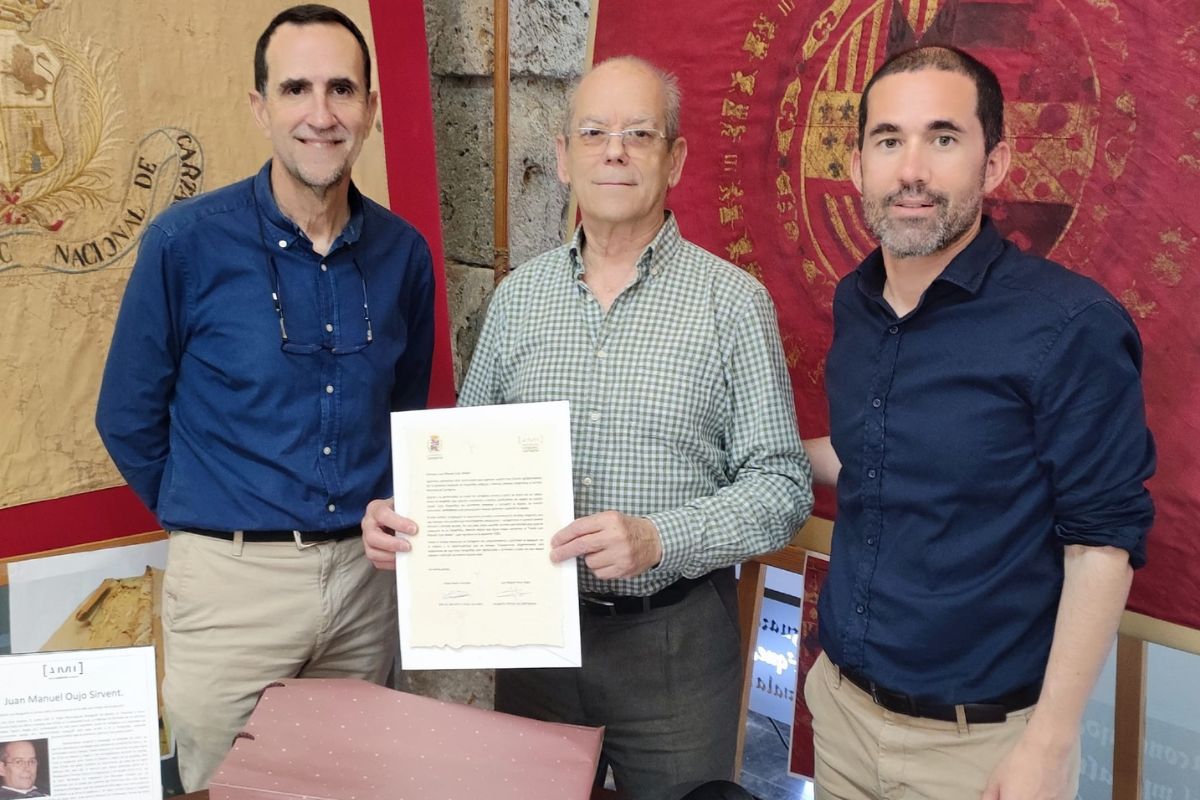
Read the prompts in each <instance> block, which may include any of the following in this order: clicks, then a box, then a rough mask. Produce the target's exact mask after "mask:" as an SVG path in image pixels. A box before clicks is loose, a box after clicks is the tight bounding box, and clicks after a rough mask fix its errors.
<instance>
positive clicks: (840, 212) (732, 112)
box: [595, 0, 1200, 628]
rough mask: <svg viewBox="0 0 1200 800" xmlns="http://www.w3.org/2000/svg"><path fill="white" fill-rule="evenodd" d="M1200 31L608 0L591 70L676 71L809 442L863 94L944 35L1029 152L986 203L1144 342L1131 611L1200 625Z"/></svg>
mask: <svg viewBox="0 0 1200 800" xmlns="http://www.w3.org/2000/svg"><path fill="white" fill-rule="evenodd" d="M1197 19H1200V2H1198V0H1149V1H1148V2H1136V3H1135V2H1133V0H1087V1H1086V2H1083V1H1082V0H1081V1H1080V2H1074V1H1073V0H1006V2H999V3H997V2H972V0H961V2H960V1H959V0H903V2H898V1H897V0H817V1H816V2H813V1H812V0H764V1H763V2H756V3H730V2H715V1H712V2H695V0H660V2H657V3H654V4H649V5H647V4H645V3H642V2H638V0H603V2H602V3H600V5H599V9H598V12H597V19H596V39H595V59H596V60H600V59H602V58H605V57H607V56H612V55H618V54H622V53H634V54H637V55H641V56H644V57H646V58H648V59H650V60H652V61H654V62H656V63H659V64H661V65H662V66H664V67H666V68H668V69H671V70H672V71H674V72H676V73H677V74H678V75H679V77H680V79H681V82H682V87H683V91H684V106H683V132H684V135H685V136H686V137H687V139H688V143H689V157H688V162H687V165H686V168H685V170H684V176H683V181H682V183H681V184H680V185H679V187H677V188H676V189H675V190H674V192H673V195H672V197H671V200H670V205H671V206H672V208H674V209H675V211H676V212H677V214H678V216H679V221H680V225H681V227H682V228H683V231H684V234H685V235H686V236H688V237H689V238H691V239H693V240H694V241H696V242H697V243H699V244H701V245H703V246H704V247H706V248H708V249H710V250H712V251H713V252H715V253H718V254H721V255H723V256H724V257H726V258H728V259H730V260H731V261H733V262H735V263H736V264H738V265H739V266H741V267H742V268H743V269H745V270H747V271H748V272H750V273H752V274H753V275H755V276H757V277H758V278H759V279H761V280H762V281H763V283H764V284H765V285H766V286H767V288H768V289H769V290H770V292H771V294H772V296H773V297H774V299H775V303H776V306H777V307H778V309H779V313H780V324H781V328H782V332H783V338H784V345H785V348H786V353H787V358H788V363H789V365H790V367H791V370H792V382H793V387H794V389H795V393H796V402H797V409H798V412H799V419H800V425H801V431H802V433H803V434H804V435H806V436H815V435H819V434H822V433H824V432H826V431H827V430H828V419H827V409H826V405H825V398H824V391H823V386H824V377H823V373H824V358H825V352H826V350H827V348H828V346H829V341H830V336H831V327H830V326H831V314H830V300H831V297H832V293H833V289H834V286H835V285H836V283H837V281H838V279H839V278H840V277H841V276H842V275H845V274H846V273H847V272H849V271H850V270H851V269H853V268H854V266H855V265H856V264H857V263H858V262H859V260H860V259H861V258H862V257H863V256H864V255H865V254H866V253H868V252H869V251H870V250H871V249H872V248H873V247H874V241H873V239H872V237H871V235H870V234H869V232H868V230H867V228H866V226H865V224H864V222H863V219H862V215H861V212H860V209H859V204H858V200H857V197H856V193H855V191H854V188H853V186H852V185H851V183H850V180H849V176H848V174H847V170H848V165H849V156H850V152H851V151H852V149H853V147H854V144H855V139H856V133H857V131H856V124H857V108H858V101H859V97H860V94H861V92H862V88H863V86H864V84H865V83H866V81H867V80H868V79H869V78H870V76H871V75H872V74H873V71H874V70H875V68H876V67H877V66H878V65H879V64H880V63H881V62H882V61H883V59H884V58H885V56H886V54H887V52H888V49H889V45H891V46H896V45H897V44H898V43H899V42H901V41H910V42H911V41H916V40H917V39H918V38H920V37H922V36H928V35H929V34H930V32H931V31H932V32H933V35H935V36H936V37H938V41H942V42H949V43H953V44H955V45H958V46H961V47H964V48H966V49H968V50H970V51H972V52H973V53H975V54H977V55H979V56H980V57H981V58H982V59H983V60H984V61H985V62H987V63H988V64H989V65H991V66H992V67H993V68H994V69H996V71H997V73H998V74H999V76H1000V79H1001V83H1002V84H1003V87H1004V91H1005V96H1006V98H1007V101H1008V105H1007V123H1008V131H1007V134H1008V137H1009V139H1010V141H1011V142H1012V143H1013V145H1014V148H1015V151H1016V152H1015V160H1014V164H1013V168H1012V171H1011V173H1010V175H1009V177H1008V179H1007V180H1006V181H1005V183H1004V185H1003V186H1002V187H1001V188H1000V190H999V191H998V192H997V193H996V194H995V196H994V197H993V198H992V200H991V201H990V202H989V203H988V208H987V210H988V213H990V214H991V215H992V216H993V218H994V219H995V220H996V221H997V222H998V224H999V225H1000V227H1001V228H1002V230H1003V231H1004V232H1005V233H1006V235H1008V236H1009V237H1011V238H1013V239H1014V240H1016V241H1017V242H1018V243H1020V244H1021V245H1022V246H1023V247H1026V248H1030V249H1033V250H1035V251H1037V252H1040V253H1043V254H1046V255H1048V256H1049V257H1050V258H1053V259H1055V260H1057V261H1060V262H1061V263H1064V264H1066V265H1068V266H1069V267H1071V268H1073V269H1076V270H1078V271H1080V272H1082V273H1084V274H1087V275H1090V276H1091V277H1093V278H1096V279H1097V280H1099V281H1100V282H1101V283H1103V284H1104V285H1105V286H1106V287H1107V288H1108V289H1109V290H1110V291H1111V292H1112V293H1113V294H1114V295H1116V296H1117V297H1118V298H1120V299H1121V301H1122V302H1123V303H1124V304H1125V305H1126V307H1127V308H1128V309H1129V311H1130V312H1131V313H1132V314H1133V316H1134V318H1135V320H1137V323H1138V325H1139V328H1140V330H1141V334H1142V337H1143V339H1144V341H1145V345H1146V362H1145V386H1146V394H1147V401H1148V404H1149V416H1150V424H1151V427H1152V428H1153V430H1154V432H1155V436H1156V439H1157V442H1158V446H1159V472H1158V475H1157V476H1156V477H1155V478H1154V480H1153V481H1152V483H1151V484H1150V489H1151V491H1152V493H1153V494H1154V497H1155V501H1156V504H1157V507H1158V518H1157V523H1156V525H1155V529H1154V532H1153V534H1152V536H1151V541H1150V563H1149V566H1147V567H1146V568H1145V569H1144V570H1141V571H1139V573H1138V576H1137V579H1136V581H1135V585H1134V592H1133V596H1132V598H1131V600H1130V607H1131V608H1132V609H1133V610H1136V611H1140V612H1142V613H1146V614H1150V615H1152V616H1155V617H1158V618H1161V619H1165V620H1168V621H1170V622H1176V623H1180V624H1184V625H1189V626H1191V627H1196V628H1200V537H1197V536H1196V535H1195V533H1194V530H1195V527H1196V525H1197V522H1196V520H1197V519H1200V477H1198V475H1200V472H1198V471H1197V469H1196V467H1197V460H1198V459H1197V456H1196V448H1195V446H1194V442H1195V440H1196V438H1197V433H1198V429H1200V404H1198V403H1196V402H1195V400H1194V397H1193V392H1194V388H1195V387H1196V386H1198V385H1200V315H1197V314H1196V313H1194V311H1193V310H1192V309H1191V308H1190V307H1189V306H1190V302H1191V300H1192V298H1194V297H1196V296H1197V290H1198V288H1200V286H1198V283H1200V275H1198V272H1197V258H1198V253H1200V240H1198V237H1200V205H1197V204H1196V203H1194V202H1191V201H1190V199H1189V196H1190V195H1189V193H1190V191H1191V190H1192V189H1191V187H1192V186H1193V185H1194V184H1195V183H1196V182H1197V181H1198V180H1200V92H1198V91H1197V83H1196V79H1195V74H1196V70H1197V68H1198V64H1200V29H1198V28H1197V27H1196V20H1197ZM926 40H928V39H926ZM819 509H821V510H822V511H823V512H824V513H825V514H826V515H827V514H829V513H831V512H832V504H831V503H829V499H828V497H826V498H824V499H823V503H822V504H821V505H820V506H819Z"/></svg>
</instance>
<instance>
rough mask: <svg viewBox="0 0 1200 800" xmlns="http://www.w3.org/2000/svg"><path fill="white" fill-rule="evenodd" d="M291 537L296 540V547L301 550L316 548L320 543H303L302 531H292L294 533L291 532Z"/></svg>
mask: <svg viewBox="0 0 1200 800" xmlns="http://www.w3.org/2000/svg"><path fill="white" fill-rule="evenodd" d="M292 536H294V537H295V539H296V547H298V548H299V549H301V550H307V549H308V548H310V547H316V546H317V545H319V544H320V542H306V541H304V531H296V530H294V531H292Z"/></svg>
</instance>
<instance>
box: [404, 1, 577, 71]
mask: <svg viewBox="0 0 1200 800" xmlns="http://www.w3.org/2000/svg"><path fill="white" fill-rule="evenodd" d="M588 10H589V2H588V0H513V2H512V3H511V4H510V6H509V12H508V13H509V18H508V39H509V72H510V73H511V74H512V75H526V76H531V75H544V76H551V77H557V78H572V77H575V76H576V75H578V74H579V72H580V70H581V69H582V67H583V57H584V53H585V52H586V50H587V32H588ZM492 12H493V7H492V2H491V0H425V29H426V35H427V36H428V39H429V65H430V71H431V72H433V74H434V75H487V76H490V75H491V74H492V65H493V58H494V55H495V25H494V19H493V13H492Z"/></svg>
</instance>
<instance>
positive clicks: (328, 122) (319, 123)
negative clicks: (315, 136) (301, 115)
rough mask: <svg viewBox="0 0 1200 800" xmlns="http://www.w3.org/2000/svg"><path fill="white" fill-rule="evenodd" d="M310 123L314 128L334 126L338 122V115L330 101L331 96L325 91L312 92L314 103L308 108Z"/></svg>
mask: <svg viewBox="0 0 1200 800" xmlns="http://www.w3.org/2000/svg"><path fill="white" fill-rule="evenodd" d="M308 124H309V125H310V126H312V127H314V128H318V129H321V128H332V127H333V126H334V125H336V124H337V117H336V116H335V115H334V113H333V108H332V107H331V105H330V103H329V98H328V97H326V96H325V94H324V93H323V92H313V93H312V105H311V107H310V108H309V110H308Z"/></svg>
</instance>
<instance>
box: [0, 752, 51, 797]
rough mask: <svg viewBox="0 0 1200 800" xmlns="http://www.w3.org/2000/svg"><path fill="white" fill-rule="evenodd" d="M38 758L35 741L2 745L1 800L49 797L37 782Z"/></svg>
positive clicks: (0, 767) (0, 766)
mask: <svg viewBox="0 0 1200 800" xmlns="http://www.w3.org/2000/svg"><path fill="white" fill-rule="evenodd" d="M37 773H38V759H37V749H36V748H35V747H34V746H33V742H29V741H17V742H7V743H5V744H4V745H3V746H0V800H13V798H22V797H49V795H47V794H46V793H45V792H43V791H42V790H41V789H39V788H37V786H35V785H34V784H35V783H37Z"/></svg>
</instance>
